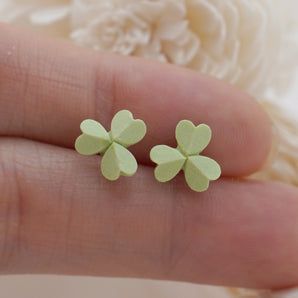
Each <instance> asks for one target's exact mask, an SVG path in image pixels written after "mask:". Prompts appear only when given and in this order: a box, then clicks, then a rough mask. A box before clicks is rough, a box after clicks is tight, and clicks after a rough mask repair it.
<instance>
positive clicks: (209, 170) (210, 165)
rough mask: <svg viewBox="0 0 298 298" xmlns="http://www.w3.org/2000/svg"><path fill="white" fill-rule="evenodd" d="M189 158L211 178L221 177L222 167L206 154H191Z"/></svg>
mask: <svg viewBox="0 0 298 298" xmlns="http://www.w3.org/2000/svg"><path fill="white" fill-rule="evenodd" d="M189 160H190V161H191V162H192V163H193V165H194V166H195V167H197V168H198V169H199V170H200V172H201V173H203V175H204V176H205V177H206V178H208V179H209V180H216V179H218V178H219V177H220V174H221V169H220V166H219V164H218V163H217V162H216V161H215V160H213V159H211V158H209V157H206V156H200V155H198V156H190V157H189Z"/></svg>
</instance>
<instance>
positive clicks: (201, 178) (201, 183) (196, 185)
mask: <svg viewBox="0 0 298 298" xmlns="http://www.w3.org/2000/svg"><path fill="white" fill-rule="evenodd" d="M184 176H185V180H186V182H187V184H188V186H189V187H190V188H191V189H192V190H194V191H197V192H203V191H205V190H207V189H208V187H209V179H208V178H207V177H206V176H205V175H204V174H203V173H202V172H201V171H200V169H199V168H198V167H197V166H196V165H195V164H194V163H193V161H192V160H190V159H188V160H187V161H186V164H185V166H184Z"/></svg>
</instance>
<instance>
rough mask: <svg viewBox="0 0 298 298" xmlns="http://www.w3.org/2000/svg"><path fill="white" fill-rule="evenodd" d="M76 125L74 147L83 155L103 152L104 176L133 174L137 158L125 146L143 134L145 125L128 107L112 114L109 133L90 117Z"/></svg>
mask: <svg viewBox="0 0 298 298" xmlns="http://www.w3.org/2000/svg"><path fill="white" fill-rule="evenodd" d="M80 128H81V130H82V132H83V134H82V135H80V136H79V137H78V138H77V140H76V142H75V149H76V150H77V152H79V153H80V154H83V155H93V154H97V153H101V154H103V158H102V162H101V171H102V174H103V175H104V176H105V177H106V178H107V179H109V180H117V179H118V178H119V176H120V175H124V176H132V175H133V174H135V172H136V171H137V167H138V165H137V161H136V159H135V158H134V156H133V155H132V154H131V153H130V151H128V150H127V149H126V147H128V146H130V145H133V144H136V143H137V142H139V141H140V140H141V139H142V138H143V137H144V136H145V134H146V125H145V123H144V122H143V121H142V120H139V119H137V120H135V119H133V115H132V113H131V112H130V111H127V110H122V111H120V112H118V113H117V114H116V115H115V116H114V118H113V120H112V124H111V131H110V133H108V132H107V131H106V130H105V128H104V127H103V126H102V125H101V124H100V123H98V122H97V121H95V120H91V119H87V120H84V121H83V122H82V123H81V126H80Z"/></svg>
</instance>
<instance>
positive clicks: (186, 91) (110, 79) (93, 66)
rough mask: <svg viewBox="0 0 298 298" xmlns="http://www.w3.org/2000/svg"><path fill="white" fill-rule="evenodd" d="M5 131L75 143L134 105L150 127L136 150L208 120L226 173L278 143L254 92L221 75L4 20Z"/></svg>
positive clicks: (0, 51)
mask: <svg viewBox="0 0 298 298" xmlns="http://www.w3.org/2000/svg"><path fill="white" fill-rule="evenodd" d="M0 35H1V39H2V40H1V46H0V77H1V81H0V134H2V135H9V136H20V137H26V138H30V139H34V140H38V141H42V142H47V143H52V144H55V145H59V146H65V147H73V145H74V141H75V139H76V137H77V136H78V135H79V134H80V131H79V125H80V122H81V121H82V120H84V119H86V118H92V119H95V120H98V121H100V122H101V123H102V124H103V125H104V126H105V127H106V129H109V125H110V121H111V118H112V117H113V115H114V114H115V113H116V112H117V111H118V110H121V109H129V110H131V111H132V112H133V114H134V115H135V117H136V118H141V119H143V120H144V121H145V122H146V124H147V127H148V133H147V135H146V137H145V139H144V140H143V141H142V142H141V143H139V144H138V145H136V146H135V148H134V149H133V150H134V153H135V154H136V156H137V158H138V160H139V161H141V162H147V161H148V156H149V151H150V148H151V147H152V146H154V145H156V144H169V145H173V144H175V139H174V129H175V126H176V124H177V123H178V122H179V121H180V120H182V119H188V120H191V121H193V122H194V123H195V124H196V125H198V124H200V123H206V124H208V125H209V126H210V127H211V128H212V131H213V139H212V141H211V143H210V146H209V147H208V149H207V150H206V154H208V155H209V156H210V157H213V158H215V159H216V160H217V161H218V162H219V163H220V164H221V166H222V170H223V174H225V175H246V174H250V173H252V172H253V171H255V170H257V169H258V168H259V167H260V166H261V165H262V164H263V162H264V160H265V158H266V156H267V154H268V152H269V150H270V146H271V127H270V122H269V120H268V117H267V116H266V114H265V113H264V111H263V110H262V109H261V108H260V106H259V105H258V104H257V103H256V102H255V101H253V100H252V99H251V98H250V97H249V96H248V95H246V94H244V93H243V92H240V91H239V90H237V89H235V88H233V87H232V86H229V85H228V84H226V83H223V82H221V81H219V80H216V79H214V78H211V77H208V76H204V75H202V74H199V73H197V72H193V71H190V70H187V69H182V68H180V67H175V66H169V65H166V64H160V63H154V62H152V61H149V60H148V61H147V60H143V59H136V58H128V57H121V56H115V55H110V54H106V53H105V54H104V53H98V52H94V51H91V50H88V49H83V48H79V47H75V46H72V45H70V44H66V43H61V42H57V41H54V40H48V39H45V38H42V37H39V36H35V35H33V34H30V33H26V32H23V31H21V30H18V29H15V28H12V27H10V26H7V25H0Z"/></svg>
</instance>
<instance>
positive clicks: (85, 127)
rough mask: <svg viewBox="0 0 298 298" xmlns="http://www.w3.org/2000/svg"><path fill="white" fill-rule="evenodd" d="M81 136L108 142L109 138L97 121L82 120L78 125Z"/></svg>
mask: <svg viewBox="0 0 298 298" xmlns="http://www.w3.org/2000/svg"><path fill="white" fill-rule="evenodd" d="M80 128H81V131H82V133H83V134H85V135H88V136H92V137H95V138H99V139H104V140H110V136H109V134H108V133H107V131H106V130H105V128H104V127H103V126H102V125H101V124H100V123H99V122H97V121H95V120H92V119H86V120H84V121H83V122H82V123H81V125H80Z"/></svg>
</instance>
